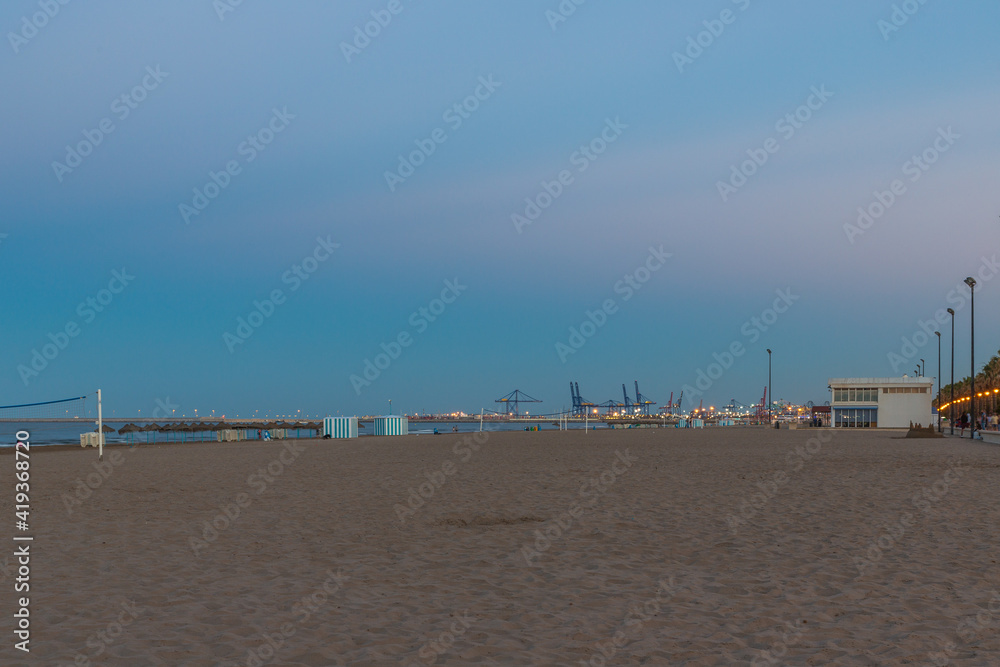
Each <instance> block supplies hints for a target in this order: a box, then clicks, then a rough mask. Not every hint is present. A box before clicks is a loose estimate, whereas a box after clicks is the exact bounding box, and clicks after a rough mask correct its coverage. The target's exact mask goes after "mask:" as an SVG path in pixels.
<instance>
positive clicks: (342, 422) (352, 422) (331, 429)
mask: <svg viewBox="0 0 1000 667" xmlns="http://www.w3.org/2000/svg"><path fill="white" fill-rule="evenodd" d="M323 437H324V438H325V437H330V438H356V437H358V418H357V417H327V418H326V419H324V420H323Z"/></svg>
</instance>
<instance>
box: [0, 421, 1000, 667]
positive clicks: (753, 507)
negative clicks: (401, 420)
mask: <svg viewBox="0 0 1000 667" xmlns="http://www.w3.org/2000/svg"><path fill="white" fill-rule="evenodd" d="M902 435H903V434H902V433H900V432H872V431H863V430H857V431H854V430H840V431H832V430H791V431H774V430H770V429H763V428H760V429H746V428H732V429H706V430H704V431H693V430H677V429H635V430H615V431H597V432H590V433H587V434H584V433H581V432H578V431H574V432H557V431H551V432H537V433H536V432H532V433H522V432H505V433H491V434H483V435H482V436H477V437H476V438H474V437H473V436H471V435H454V434H447V435H439V436H429V435H424V436H406V437H398V438H375V437H364V438H361V439H358V440H352V441H335V440H334V441H331V440H326V441H322V440H308V441H305V440H304V441H291V442H287V443H281V442H265V443H259V442H251V443H226V444H204V443H201V444H197V443H196V444H189V445H179V444H164V445H141V446H139V447H136V448H134V449H128V448H110V449H108V450H106V453H105V463H106V465H105V466H104V468H103V472H102V471H101V470H98V469H97V468H95V462H96V460H97V453H96V451H95V450H93V449H88V450H80V449H70V450H62V451H56V450H53V451H45V450H44V449H35V450H33V451H32V452H31V530H30V531H29V534H30V535H32V536H33V537H34V541H33V542H32V543H31V547H30V553H31V560H30V567H31V575H30V586H31V590H30V613H31V616H30V618H31V643H30V648H31V652H30V654H25V653H23V652H21V651H17V650H15V649H14V647H13V644H14V642H15V641H16V639H14V638H13V637H14V635H13V632H12V630H13V618H12V614H13V613H14V610H15V604H16V598H17V596H18V595H19V594H15V593H14V592H13V586H14V577H15V576H16V567H17V565H16V563H15V562H14V560H15V559H14V557H13V556H12V555H11V551H10V550H9V549H8V550H5V552H6V553H5V555H4V557H3V560H0V564H2V565H3V572H2V574H0V577H2V578H3V581H4V586H3V589H4V591H5V595H4V608H5V609H7V610H8V611H7V612H5V613H4V615H3V618H4V620H3V625H4V633H3V636H4V637H6V638H7V639H6V641H5V643H4V645H3V647H2V649H0V662H2V663H3V664H5V665H87V664H94V665H130V666H137V665H192V666H201V665H206V666H207V665H263V664H268V665H309V666H314V665H430V664H436V665H473V664H482V665H584V664H587V665H604V664H608V665H614V664H620V665H729V664H758V665H770V664H782V665H783V664H792V665H829V664H834V665H911V664H918V665H930V664H939V665H944V664H956V665H986V664H990V663H993V664H996V661H997V660H1000V633H998V629H1000V569H998V565H997V560H998V556H1000V499H998V497H1000V448H998V447H995V446H991V445H988V444H983V443H972V442H970V441H969V440H959V439H957V438H946V439H938V440H907V439H903V438H902ZM0 461H3V466H4V468H3V469H4V473H3V475H4V478H5V481H4V484H3V488H5V489H8V493H5V494H3V496H2V498H0V506H2V508H3V511H4V513H5V515H6V516H8V517H11V516H12V515H13V512H14V508H13V503H14V497H13V496H14V494H13V475H14V471H13V467H14V466H13V463H14V457H13V456H10V455H9V454H8V455H6V456H3V457H0ZM88 483H89V484H88ZM11 524H12V520H11ZM9 532H10V534H11V535H13V534H14V533H15V531H14V529H13V528H11V529H10V530H9ZM8 539H9V538H8ZM11 544H14V543H11Z"/></svg>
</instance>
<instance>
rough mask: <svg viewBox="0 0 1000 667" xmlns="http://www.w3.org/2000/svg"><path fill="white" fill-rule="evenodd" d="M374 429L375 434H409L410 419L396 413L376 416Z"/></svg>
mask: <svg viewBox="0 0 1000 667" xmlns="http://www.w3.org/2000/svg"><path fill="white" fill-rule="evenodd" d="M372 430H373V435H407V434H408V433H409V432H410V420H409V419H407V418H406V417H397V416H395V415H387V416H385V417H376V418H375V425H374V428H373V429H372Z"/></svg>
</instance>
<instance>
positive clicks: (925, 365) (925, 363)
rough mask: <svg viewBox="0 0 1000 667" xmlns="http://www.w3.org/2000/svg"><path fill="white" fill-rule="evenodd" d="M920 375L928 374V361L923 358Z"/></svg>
mask: <svg viewBox="0 0 1000 667" xmlns="http://www.w3.org/2000/svg"><path fill="white" fill-rule="evenodd" d="M920 375H921V376H924V375H927V362H926V361H924V360H923V359H921V360H920Z"/></svg>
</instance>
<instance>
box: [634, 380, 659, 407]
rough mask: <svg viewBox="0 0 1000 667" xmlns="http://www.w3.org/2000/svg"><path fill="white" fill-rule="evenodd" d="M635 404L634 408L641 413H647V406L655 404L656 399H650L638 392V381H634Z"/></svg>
mask: <svg viewBox="0 0 1000 667" xmlns="http://www.w3.org/2000/svg"><path fill="white" fill-rule="evenodd" d="M635 405H636V409H637V410H639V411H640V412H641V413H642V414H644V415H648V414H649V406H651V405H656V401H651V400H649V398H648V397H647V396H643V395H642V394H640V393H639V381H638V380H636V381H635Z"/></svg>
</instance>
